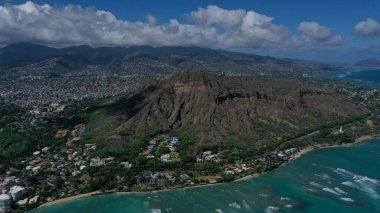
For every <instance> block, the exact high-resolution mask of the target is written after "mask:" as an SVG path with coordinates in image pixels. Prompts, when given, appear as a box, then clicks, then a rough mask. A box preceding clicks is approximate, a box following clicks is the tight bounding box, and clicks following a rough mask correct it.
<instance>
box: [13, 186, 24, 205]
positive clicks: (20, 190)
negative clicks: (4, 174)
mask: <svg viewBox="0 0 380 213" xmlns="http://www.w3.org/2000/svg"><path fill="white" fill-rule="evenodd" d="M9 194H10V195H11V197H12V200H13V201H14V202H17V201H19V200H20V199H22V198H23V197H24V196H25V195H26V189H25V188H24V187H21V186H13V187H12V188H11V189H10V190H9Z"/></svg>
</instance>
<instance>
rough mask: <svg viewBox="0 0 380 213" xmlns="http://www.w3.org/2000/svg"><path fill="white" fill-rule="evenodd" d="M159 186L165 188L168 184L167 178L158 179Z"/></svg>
mask: <svg viewBox="0 0 380 213" xmlns="http://www.w3.org/2000/svg"><path fill="white" fill-rule="evenodd" d="M157 186H159V187H161V188H164V187H165V186H166V180H165V179H158V180H157Z"/></svg>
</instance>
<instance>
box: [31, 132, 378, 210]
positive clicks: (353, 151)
mask: <svg viewBox="0 0 380 213" xmlns="http://www.w3.org/2000/svg"><path fill="white" fill-rule="evenodd" d="M33 212H35V213H37V212H38V213H52V212H65V213H68V212H73V213H74V212H78V213H79V212H94V213H96V212H99V213H100V212H102V213H103V212H110V213H117V212H152V213H153V212H154V213H156V212H157V213H158V212H181V213H186V212H196V213H203V212H217V213H221V212H231V213H233V212H266V213H271V212H310V213H314V212H315V213H320V212H323V213H328V212H334V213H337V212H345V213H350V212H355V213H357V212H361V213H366V212H380V139H374V140H371V141H368V142H365V143H360V144H356V145H354V146H352V147H337V148H328V149H321V150H317V151H313V152H310V153H307V154H305V155H303V156H301V157H300V158H298V159H296V160H293V161H290V162H288V163H287V164H285V165H284V166H283V167H281V168H279V169H277V170H275V171H272V172H268V173H266V174H262V175H260V176H258V177H255V178H252V179H249V180H244V181H239V182H233V183H226V184H219V185H210V186H205V187H195V188H185V189H178V190H172V191H162V192H150V193H134V194H124V195H123V194H109V195H102V196H94V197H87V198H80V199H77V200H74V201H68V202H64V203H59V204H55V205H52V206H48V207H44V208H41V209H37V210H34V211H33Z"/></svg>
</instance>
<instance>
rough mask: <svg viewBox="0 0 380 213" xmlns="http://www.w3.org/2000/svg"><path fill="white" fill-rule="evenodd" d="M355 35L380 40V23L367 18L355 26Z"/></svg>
mask: <svg viewBox="0 0 380 213" xmlns="http://www.w3.org/2000/svg"><path fill="white" fill-rule="evenodd" d="M354 35H356V36H358V37H367V38H380V23H379V22H377V21H375V20H374V19H371V18H367V19H366V20H364V21H361V22H359V23H358V24H356V25H355V27H354Z"/></svg>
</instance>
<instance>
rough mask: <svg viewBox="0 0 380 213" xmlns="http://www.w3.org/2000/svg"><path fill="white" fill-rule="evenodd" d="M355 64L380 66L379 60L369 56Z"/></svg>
mask: <svg viewBox="0 0 380 213" xmlns="http://www.w3.org/2000/svg"><path fill="white" fill-rule="evenodd" d="M355 65H356V66H361V67H380V61H379V60H378V59H376V58H369V59H365V60H361V61H358V62H357V63H355Z"/></svg>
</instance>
